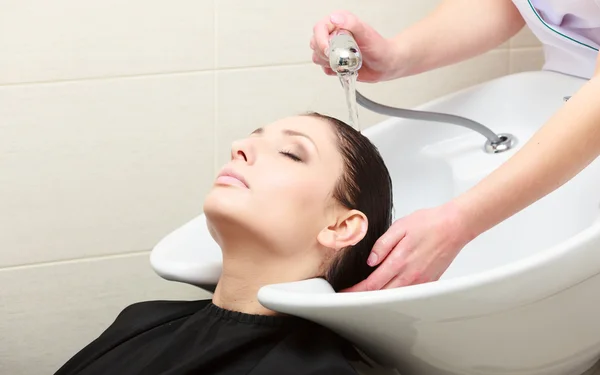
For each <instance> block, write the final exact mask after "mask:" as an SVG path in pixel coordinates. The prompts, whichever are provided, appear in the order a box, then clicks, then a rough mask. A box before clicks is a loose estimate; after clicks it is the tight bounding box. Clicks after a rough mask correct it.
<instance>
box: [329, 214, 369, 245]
mask: <svg viewBox="0 0 600 375" xmlns="http://www.w3.org/2000/svg"><path fill="white" fill-rule="evenodd" d="M368 225H369V223H368V220H367V217H366V216H365V214H363V213H362V212H360V211H358V210H348V211H346V212H345V213H343V214H342V215H341V216H339V217H338V220H337V221H336V222H335V223H333V224H331V225H329V226H328V227H326V228H323V230H322V231H321V232H319V235H318V236H317V241H319V243H320V244H321V245H323V246H325V247H327V248H329V249H334V250H336V251H338V250H341V249H344V248H346V247H348V246H354V245H356V244H357V243H359V242H360V241H361V240H362V239H363V238H364V237H365V235H366V234H367V228H368Z"/></svg>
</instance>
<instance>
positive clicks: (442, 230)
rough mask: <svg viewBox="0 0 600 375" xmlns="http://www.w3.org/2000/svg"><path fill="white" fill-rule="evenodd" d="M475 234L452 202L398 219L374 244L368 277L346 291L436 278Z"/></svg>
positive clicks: (364, 289) (397, 285) (420, 281)
mask: <svg viewBox="0 0 600 375" xmlns="http://www.w3.org/2000/svg"><path fill="white" fill-rule="evenodd" d="M474 237H475V235H474V234H473V233H472V232H471V231H470V230H469V228H467V227H466V226H465V225H464V220H462V219H461V215H460V214H459V212H458V211H457V209H456V208H455V207H453V206H452V203H448V204H446V205H443V206H440V207H436V208H430V209H425V210H420V211H417V212H415V213H413V214H411V215H408V216H406V217H403V218H401V219H399V220H397V221H396V222H395V223H394V224H393V225H392V226H391V227H390V229H389V230H388V231H387V232H386V233H385V234H384V235H383V236H381V238H380V239H379V240H378V241H377V242H376V243H375V246H373V250H372V252H371V257H370V258H369V261H368V263H369V265H371V266H375V265H377V264H380V263H381V265H380V266H379V268H377V269H376V270H375V271H374V272H373V273H372V274H371V275H370V276H369V277H368V278H367V279H366V280H364V281H362V282H361V283H359V284H357V285H355V286H353V287H351V288H349V289H346V290H344V291H345V292H361V291H371V290H379V289H389V288H397V287H401V286H408V285H413V284H421V283H426V282H430V281H436V280H438V279H439V277H440V276H441V275H442V274H443V273H444V271H446V269H447V268H448V266H449V265H450V263H452V261H453V260H454V258H455V257H456V256H457V255H458V253H459V252H460V251H461V249H462V248H463V247H464V246H465V245H466V244H467V243H468V242H469V241H471V240H472V239H473V238H474Z"/></svg>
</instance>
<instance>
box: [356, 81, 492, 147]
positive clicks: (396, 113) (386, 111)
mask: <svg viewBox="0 0 600 375" xmlns="http://www.w3.org/2000/svg"><path fill="white" fill-rule="evenodd" d="M356 102H357V103H358V104H360V105H361V106H362V107H364V108H366V109H368V110H371V111H373V112H376V113H379V114H382V115H386V116H393V117H400V118H406V119H411V120H421V121H432V122H442V123H447V124H454V125H458V126H462V127H465V128H468V129H471V130H473V131H475V132H477V133H479V134H481V135H483V136H484V137H486V138H487V139H488V141H489V142H490V143H491V144H496V143H500V142H502V140H501V139H500V137H499V136H498V135H497V134H496V133H494V132H493V131H491V130H490V129H489V128H487V127H485V126H483V125H482V124H480V123H478V122H477V121H473V120H470V119H468V118H466V117H461V116H456V115H450V114H446V113H438V112H428V111H417V110H411V109H402V108H395V107H389V106H387V105H383V104H379V103H376V102H374V101H372V100H370V99H367V98H365V97H364V96H363V95H362V94H361V93H360V92H358V90H357V91H356Z"/></svg>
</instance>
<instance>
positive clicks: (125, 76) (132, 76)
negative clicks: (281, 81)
mask: <svg viewBox="0 0 600 375" xmlns="http://www.w3.org/2000/svg"><path fill="white" fill-rule="evenodd" d="M215 44H216V42H215ZM310 65H312V62H294V63H284V64H273V65H254V66H241V67H225V68H219V69H198V70H182V71H175V72H161V73H144V74H123V75H115V76H108V77H83V78H74V79H62V80H61V79H58V80H53V81H31V82H15V83H0V89H2V88H5V87H6V88H9V87H25V86H35V85H53V84H68V83H79V82H93V81H112V80H119V79H136V78H154V77H170V76H180V75H191V74H203V73H204V74H206V73H211V72H213V73H214V72H219V71H223V72H225V71H232V72H237V71H243V70H260V69H272V68H284V67H300V66H310Z"/></svg>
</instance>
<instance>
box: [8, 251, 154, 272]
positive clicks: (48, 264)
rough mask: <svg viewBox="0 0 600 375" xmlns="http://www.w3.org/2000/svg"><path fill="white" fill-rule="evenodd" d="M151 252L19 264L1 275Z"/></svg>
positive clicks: (143, 252) (10, 267) (142, 253)
mask: <svg viewBox="0 0 600 375" xmlns="http://www.w3.org/2000/svg"><path fill="white" fill-rule="evenodd" d="M150 252H151V250H134V251H126V252H122V253H118V254H109V255H96V256H88V257H83V258H71V259H61V260H52V261H44V262H36V263H26V264H17V265H12V266H5V267H2V266H0V273H2V272H7V271H15V270H22V269H31V268H37V267H52V266H57V265H63V264H73V263H80V262H90V261H98V260H107V259H120V258H129V257H134V256H138V255H150ZM148 267H150V260H148Z"/></svg>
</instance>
